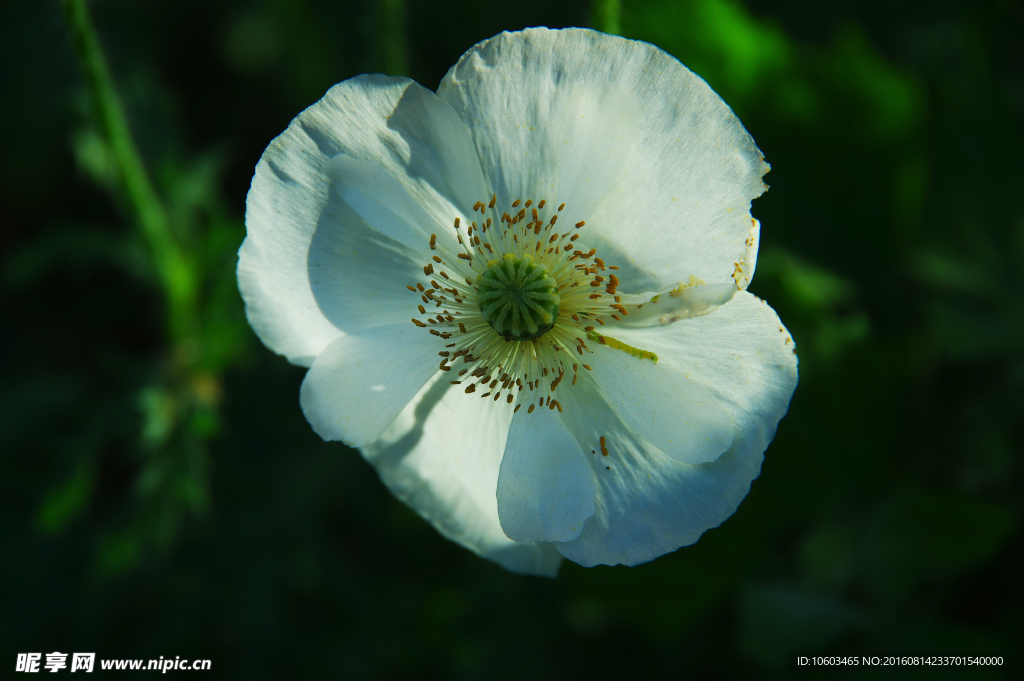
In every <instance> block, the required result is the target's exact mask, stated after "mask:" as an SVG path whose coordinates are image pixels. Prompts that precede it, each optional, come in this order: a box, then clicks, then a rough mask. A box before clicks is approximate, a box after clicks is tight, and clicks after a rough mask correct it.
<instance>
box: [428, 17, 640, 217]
mask: <svg viewBox="0 0 1024 681" xmlns="http://www.w3.org/2000/svg"><path fill="white" fill-rule="evenodd" d="M562 33H563V34H564V36H568V35H570V34H571V33H572V32H562ZM592 33H593V32H580V31H577V32H576V34H578V35H585V34H592ZM559 35H560V33H559V32H558V31H548V30H547V29H530V30H527V31H524V32H522V33H502V34H501V35H499V36H497V37H495V38H492V39H491V40H488V41H485V42H483V43H480V44H479V45H476V46H475V47H473V48H472V49H470V50H469V51H468V52H466V54H464V55H463V56H462V58H461V59H460V60H459V62H458V63H457V64H456V65H455V66H453V67H452V68H451V70H449V71H448V74H447V75H446V76H445V78H444V80H442V81H441V85H440V87H439V88H438V91H437V92H438V95H439V96H440V97H441V98H442V99H445V100H446V101H448V102H450V103H451V104H452V106H453V107H454V108H455V110H456V111H457V112H458V113H459V115H460V116H461V117H462V119H463V120H465V121H466V122H467V124H468V125H469V127H470V130H471V131H472V135H473V141H474V143H475V145H476V148H477V152H478V154H479V157H480V160H481V164H482V168H483V170H484V173H485V175H486V176H487V179H488V181H489V182H490V183H491V186H492V187H493V190H494V192H495V193H497V195H498V199H499V202H500V203H499V208H502V207H506V206H507V205H508V203H509V202H511V201H513V200H515V199H531V198H532V199H534V200H540V199H545V200H546V201H547V202H548V203H550V204H553V205H556V206H557V205H558V204H560V203H563V202H564V203H566V204H567V206H566V209H565V212H564V213H563V214H561V215H560V216H559V217H560V219H561V220H562V221H563V222H576V221H577V220H579V219H581V217H580V216H585V215H588V214H589V213H590V212H591V211H592V210H594V209H595V208H596V207H597V206H598V204H600V202H601V201H602V200H603V198H604V196H605V194H606V193H607V192H608V190H609V189H610V188H611V186H612V184H613V183H614V181H615V178H616V177H617V176H618V174H619V169H620V168H621V166H622V163H623V159H624V158H625V157H626V155H627V154H628V152H629V150H630V148H631V147H632V146H633V144H634V140H635V138H636V135H637V130H638V124H639V121H640V117H641V111H640V109H641V101H640V99H639V98H638V97H637V96H636V94H635V93H634V92H633V90H632V89H631V88H629V87H627V86H626V85H625V84H623V83H622V82H619V79H617V78H611V77H608V71H607V68H606V65H602V64H597V63H595V62H593V61H591V59H590V56H591V55H588V54H587V53H586V50H585V49H584V48H583V47H582V46H579V45H577V44H576V43H569V42H565V41H564V40H562V41H561V42H559V39H558V37H559ZM593 35H597V34H593ZM564 36H563V37H564Z"/></svg>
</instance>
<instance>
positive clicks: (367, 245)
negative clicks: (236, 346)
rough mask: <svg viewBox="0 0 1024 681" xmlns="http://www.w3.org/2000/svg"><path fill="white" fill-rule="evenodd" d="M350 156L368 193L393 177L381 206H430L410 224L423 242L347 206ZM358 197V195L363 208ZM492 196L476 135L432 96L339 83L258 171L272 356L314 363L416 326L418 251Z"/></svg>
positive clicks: (245, 255) (262, 305) (250, 222)
mask: <svg viewBox="0 0 1024 681" xmlns="http://www.w3.org/2000/svg"><path fill="white" fill-rule="evenodd" d="M339 154H345V155H346V156H347V157H350V158H352V159H355V160H358V161H360V162H362V163H363V164H364V166H363V169H364V170H366V169H368V168H370V169H372V170H366V172H367V173H368V174H369V175H368V177H360V176H359V175H358V173H352V174H350V175H349V176H348V177H349V179H351V180H352V181H353V183H354V184H355V185H356V189H366V188H367V187H372V186H373V184H374V180H379V179H380V177H381V176H382V175H384V176H387V177H389V178H390V181H389V182H388V183H387V185H386V186H385V187H384V189H385V190H386V191H387V195H386V196H383V195H380V196H378V200H380V201H384V202H392V203H394V204H399V203H402V204H403V205H409V204H411V205H415V206H417V207H419V209H420V211H419V212H418V213H416V216H415V219H416V223H415V224H412V225H405V227H406V228H408V229H409V231H410V232H411V233H412V236H409V235H407V234H405V233H404V232H403V231H402V229H403V228H402V226H400V225H397V224H395V222H393V221H392V222H389V223H386V224H381V225H379V226H378V225H374V224H372V223H370V224H368V223H367V220H366V219H364V217H362V216H361V215H360V213H359V212H358V209H357V210H353V207H352V206H350V205H349V204H348V203H346V201H345V200H344V199H343V198H342V195H341V194H340V193H339V191H338V187H337V183H336V182H335V181H334V180H335V179H337V178H333V179H332V177H331V176H330V175H329V171H330V167H329V162H330V160H331V159H332V158H334V157H336V156H338V155H339ZM378 184H380V183H378ZM356 189H353V190H352V191H350V192H348V195H347V196H348V198H349V199H350V200H352V201H353V203H355V204H356V206H359V207H360V208H361V207H362V206H361V205H360V202H359V201H358V200H357V198H355V197H357V196H358V195H359V192H358V191H356ZM485 197H486V193H485V188H484V183H483V175H482V173H481V172H480V166H479V161H478V160H477V157H476V152H475V150H474V148H473V145H472V141H471V139H470V136H469V131H468V129H467V128H466V126H465V124H464V123H462V121H461V120H460V119H459V117H458V116H457V115H456V113H455V112H454V111H453V110H452V109H451V107H450V106H449V105H448V104H446V103H444V102H443V101H441V100H440V99H439V98H438V97H437V96H436V95H434V94H433V93H432V92H430V91H429V90H426V89H424V88H423V87H421V86H419V85H417V84H415V83H413V82H412V81H410V80H408V79H405V78H388V77H385V76H360V77H358V78H353V79H351V80H347V81H345V82H343V83H340V84H338V85H336V86H334V87H333V88H331V90H330V91H329V92H328V93H327V94H326V95H325V96H324V98H323V99H321V100H320V101H319V102H317V103H316V104H314V105H313V106H311V107H309V108H308V109H306V110H305V111H303V112H302V113H301V114H299V115H298V116H297V117H296V118H295V120H293V121H292V122H291V124H290V125H289V126H288V129H287V130H285V132H284V133H282V134H281V135H280V136H279V137H277V138H276V139H275V140H274V141H272V142H271V143H270V146H268V147H267V150H266V151H265V152H264V154H263V157H262V158H261V159H260V162H259V164H258V165H257V166H256V174H255V176H254V177H253V181H252V186H251V188H250V190H249V195H248V198H247V200H246V228H247V230H248V236H247V237H246V240H245V243H244V244H243V245H242V248H241V250H240V251H239V263H238V280H239V288H240V289H241V291H242V296H243V298H244V299H245V302H246V313H247V315H248V317H249V321H250V323H251V324H252V326H253V329H255V331H256V333H257V334H258V335H259V336H260V339H261V340H262V341H263V342H264V343H265V344H266V345H267V346H268V347H270V348H271V349H272V350H274V351H275V352H279V353H281V354H283V355H285V356H286V357H288V359H289V360H290V361H292V362H293V363H296V364H302V365H306V366H308V365H310V364H311V363H312V361H313V358H315V357H316V356H317V355H318V354H319V353H320V352H321V351H322V350H323V349H324V348H325V347H326V346H327V345H328V343H330V342H331V341H333V340H334V339H335V338H337V337H338V336H339V335H341V333H342V332H349V331H353V330H358V329H361V328H367V327H371V326H379V325H381V324H388V323H395V322H397V321H399V320H400V319H404V318H407V317H408V316H409V315H408V314H407V311H408V309H409V307H412V306H411V305H409V303H410V302H412V303H413V305H414V304H415V301H410V298H409V296H408V295H403V293H404V294H408V292H407V291H404V288H405V285H406V284H409V283H412V281H413V280H412V279H410V277H411V276H412V275H413V274H414V273H415V271H416V270H417V269H419V268H422V266H423V263H422V262H419V261H420V260H422V256H419V257H417V251H416V248H419V249H420V250H421V251H425V250H426V241H425V239H423V233H424V232H426V233H427V234H428V235H429V233H432V231H436V232H438V233H439V234H444V233H445V232H443V231H442V230H443V228H450V225H451V223H452V221H453V220H454V218H455V217H457V216H460V215H463V212H464V211H468V210H469V208H468V207H471V206H472V205H473V203H474V202H475V201H478V200H480V199H482V198H485ZM364 212H365V211H364ZM424 215H426V216H428V217H427V218H424V217H423V216H424ZM369 217H371V219H372V217H373V216H369ZM424 221H429V223H430V224H431V225H434V226H433V227H428V226H426V225H424V224H423V222H424ZM417 243H418V246H417ZM354 292H358V293H356V294H355V295H354Z"/></svg>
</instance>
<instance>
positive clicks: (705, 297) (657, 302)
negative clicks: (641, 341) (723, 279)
mask: <svg viewBox="0 0 1024 681" xmlns="http://www.w3.org/2000/svg"><path fill="white" fill-rule="evenodd" d="M738 290H739V289H738V288H737V287H736V283H735V282H732V281H730V282H728V283H725V284H696V285H684V284H680V285H679V286H678V287H676V288H674V289H672V290H670V291H664V292H661V293H657V294H655V293H643V294H637V295H620V296H619V299H621V301H622V304H623V305H629V306H631V307H630V310H629V314H628V315H627V316H626V317H623V318H622V319H621V320H620V321H618V322H612V324H611V325H610V326H612V327H618V326H625V327H635V328H643V327H648V326H665V325H666V324H672V323H675V322H677V321H679V320H680V319H689V318H690V317H700V316H702V315H706V314H711V313H712V312H714V311H715V310H717V309H718V308H720V307H721V306H723V305H725V304H726V303H728V302H729V301H730V300H732V297H733V296H735V295H736V292H737V291H738ZM632 306H636V307H632Z"/></svg>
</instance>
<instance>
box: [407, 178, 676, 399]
mask: <svg viewBox="0 0 1024 681" xmlns="http://www.w3.org/2000/svg"><path fill="white" fill-rule="evenodd" d="M496 205H497V195H496V194H494V193H492V194H491V198H490V200H489V201H488V202H486V203H485V202H484V201H477V202H476V203H474V205H473V212H474V213H475V212H476V211H479V212H480V214H481V217H480V218H479V220H478V221H476V222H471V223H470V225H469V226H468V228H467V230H466V234H465V235H463V234H462V233H461V232H460V226H461V221H460V219H459V218H455V219H454V223H453V225H454V229H455V237H456V241H457V242H458V244H459V246H458V247H457V248H456V249H454V250H453V249H451V246H446V245H445V242H444V241H443V240H438V238H437V235H436V234H431V235H430V239H429V249H430V251H431V253H430V262H428V263H427V264H426V265H425V266H424V268H423V272H424V276H425V277H430V276H431V275H433V274H434V272H435V269H434V267H435V265H436V266H437V267H438V269H437V276H438V277H439V279H428V281H429V282H430V286H431V288H426V287H425V286H424V284H423V283H419V282H417V283H416V285H415V286H407V288H408V289H409V290H411V291H413V292H414V293H419V294H421V295H420V297H421V298H422V301H423V304H422V305H420V304H417V305H416V308H417V310H418V311H419V313H420V314H421V315H425V314H426V310H427V306H429V304H430V303H433V304H434V305H433V306H434V308H437V313H435V316H434V317H429V318H426V323H424V321H421V320H420V319H416V318H413V319H412V322H413V324H414V325H415V326H416V327H417V328H427V330H428V331H429V332H430V333H431V334H432V335H434V336H438V337H440V338H441V339H443V340H448V339H452V340H453V341H454V342H452V343H450V344H447V345H445V348H451V349H452V350H451V351H449V350H447V349H445V350H442V351H440V352H439V353H438V354H439V356H440V357H441V358H442V360H441V362H440V364H439V370H441V371H450V370H451V369H452V367H451V366H449V365H450V364H451V363H454V362H456V361H457V360H458V359H459V358H460V357H461V358H462V364H463V367H464V368H462V369H460V370H458V372H457V373H458V375H459V376H460V377H461V376H465V375H470V376H472V377H473V382H471V383H469V385H468V386H466V387H465V392H466V393H467V394H472V393H476V392H477V391H476V387H477V386H480V387H481V389H482V390H484V392H483V394H481V397H482V398H483V397H491V398H492V401H493V402H494V403H496V404H498V403H501V402H502V401H503V402H504V403H505V404H507V405H514V407H513V409H514V413H515V412H517V411H518V410H519V408H520V407H521V406H523V404H528V408H527V413H532V412H533V410H534V408H535V407H537V406H546V407H548V409H551V410H555V409H557V410H558V411H562V405H561V403H560V401H559V400H556V399H554V398H553V394H554V393H555V391H556V390H558V389H559V387H560V386H562V383H563V379H564V378H565V376H566V374H567V373H568V372H569V371H570V368H571V371H572V380H571V381H570V382H568V383H566V384H565V386H563V387H562V390H563V391H564V390H567V389H571V386H575V385H576V384H577V381H578V379H579V375H578V367H579V365H577V364H575V363H573V362H572V360H573V358H575V357H576V356H577V355H579V356H582V355H583V354H584V353H592V350H591V349H590V348H588V347H587V344H586V342H585V341H584V338H583V337H584V336H586V337H587V338H590V339H591V340H597V341H598V342H599V343H600V344H602V345H606V346H608V347H611V348H613V349H618V350H622V351H624V352H627V353H629V354H633V355H635V356H637V357H640V358H641V359H650V360H652V361H657V360H656V356H655V355H654V354H653V353H649V352H647V351H644V350H641V349H639V348H633V347H632V346H629V345H626V344H625V343H621V342H620V341H617V340H615V339H613V338H610V337H608V336H602V335H600V334H596V333H594V329H595V327H594V326H593V324H595V323H596V324H601V325H604V324H605V321H604V320H603V319H602V317H604V318H611V319H614V320H618V319H621V316H625V315H626V314H628V312H627V309H626V307H625V306H624V305H622V304H621V302H620V300H619V298H618V296H615V301H614V304H612V302H611V296H613V295H615V293H616V289H617V287H618V286H619V280H618V278H617V277H616V276H615V275H609V276H608V277H607V281H606V279H605V277H604V276H601V275H599V274H598V272H601V271H603V270H605V269H618V268H614V267H612V268H609V267H608V266H606V265H605V263H604V261H603V260H601V259H600V258H596V257H595V254H596V252H597V251H596V249H593V248H591V249H589V251H587V250H584V249H585V247H577V246H576V245H575V244H576V242H577V240H578V239H579V238H580V237H581V235H582V236H585V233H583V232H581V231H580V230H581V228H583V227H584V226H585V225H586V223H585V221H583V220H581V221H579V222H578V223H576V225H575V230H569V231H568V232H566V233H564V234H560V233H558V232H557V231H555V225H556V223H557V222H558V215H557V211H556V212H555V213H554V214H551V215H547V216H545V215H544V214H542V211H543V210H544V209H545V206H547V202H546V201H545V200H543V199H542V200H540V201H537V202H535V201H534V199H532V198H527V199H525V200H523V199H517V200H515V201H513V202H512V204H511V209H510V212H501V213H500V216H499V213H498V211H496V210H495V206H496ZM564 208H565V204H564V203H562V204H560V205H559V206H558V211H561V210H563V209H564ZM488 211H495V212H494V216H495V217H498V223H497V225H498V227H499V228H498V229H492V230H491V233H490V235H489V240H488V241H484V239H483V238H482V237H483V235H484V234H486V233H487V232H488V229H489V228H491V226H492V225H493V224H494V223H493V221H492V218H491V217H488ZM511 211H514V212H511ZM464 236H465V238H464ZM561 242H565V243H561ZM447 243H448V244H452V242H450V241H449V242H447ZM574 248H575V249H576V250H573V249H574ZM477 256H479V257H477ZM449 273H451V274H449ZM439 281H440V282H441V283H438V282H439ZM463 282H464V283H463ZM594 289H598V290H597V291H595V290H594ZM606 294H607V295H608V296H609V297H608V298H605V295H606ZM620 315H621V316H620ZM585 324H586V325H585ZM453 336H454V338H453ZM573 351H575V352H573ZM582 366H583V368H584V369H587V370H590V367H589V365H586V364H583V365H582ZM542 379H543V380H542ZM451 383H452V384H453V385H457V384H460V383H461V381H451ZM503 395H504V398H505V399H504V400H501V397H502V396H503Z"/></svg>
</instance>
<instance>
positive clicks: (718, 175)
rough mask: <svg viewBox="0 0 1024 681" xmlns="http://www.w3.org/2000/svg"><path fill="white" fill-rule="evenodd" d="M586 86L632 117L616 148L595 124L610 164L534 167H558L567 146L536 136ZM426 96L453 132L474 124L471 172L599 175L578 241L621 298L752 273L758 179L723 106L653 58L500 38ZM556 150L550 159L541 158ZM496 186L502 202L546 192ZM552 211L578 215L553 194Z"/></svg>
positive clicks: (555, 40)
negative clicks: (600, 88) (692, 279)
mask: <svg viewBox="0 0 1024 681" xmlns="http://www.w3.org/2000/svg"><path fill="white" fill-rule="evenodd" d="M594 83H602V84H608V83H615V84H616V85H614V86H609V85H605V87H606V88H607V91H609V92H612V91H615V92H620V93H624V94H622V95H621V96H622V97H623V99H624V100H625V101H629V102H640V103H642V108H641V109H640V111H639V121H637V122H636V132H635V133H633V132H628V133H626V134H623V133H622V132H621V131H622V130H623V129H624V128H623V127H622V126H614V125H611V121H610V120H609V121H608V122H607V123H605V124H604V127H605V129H606V130H608V132H607V133H606V136H607V138H608V139H607V140H605V142H606V145H607V146H609V147H610V148H611V147H614V149H615V154H617V155H618V156H617V157H616V158H609V157H608V156H607V155H602V156H600V157H599V160H600V161H601V164H600V165H599V166H598V167H597V168H595V169H588V168H586V167H585V166H584V163H592V162H593V161H592V160H591V159H590V158H586V157H581V158H579V159H577V160H572V159H565V160H559V161H551V160H548V158H549V157H552V158H555V157H558V156H559V154H564V153H565V151H566V149H564V147H566V145H565V141H570V140H571V138H569V137H567V136H566V135H564V134H563V135H561V136H559V135H558V134H555V133H554V132H550V131H548V128H554V129H557V128H558V127H559V126H561V125H562V123H561V121H562V120H564V118H563V114H562V112H561V110H559V109H558V103H559V102H560V101H562V100H563V99H564V97H565V95H564V94H562V93H566V92H570V91H572V90H573V89H574V88H577V87H581V86H584V87H586V86H588V85H587V84H594ZM438 94H439V95H440V96H441V97H442V98H444V99H446V100H448V101H450V102H451V103H452V105H453V106H454V107H455V109H456V110H457V111H458V112H459V114H460V115H461V116H462V117H463V118H464V119H466V120H467V121H468V120H469V119H470V117H477V116H479V117H480V120H473V121H472V122H471V127H472V129H473V138H474V141H475V143H476V146H477V149H478V151H479V152H480V158H481V159H482V160H483V161H484V162H485V167H486V166H487V165H488V164H493V166H494V167H495V168H498V170H497V171H495V172H501V173H504V174H506V175H508V174H511V173H513V172H516V171H519V169H521V168H523V167H529V165H528V164H526V161H527V160H530V161H534V160H537V159H541V160H543V163H542V164H541V167H542V168H554V167H556V165H557V167H558V173H559V175H562V176H569V175H571V174H572V173H573V172H575V173H577V174H581V175H584V176H585V175H587V174H589V173H598V174H599V175H600V177H599V178H598V179H597V181H596V182H594V186H599V187H600V196H601V197H602V198H603V201H601V203H600V205H594V206H591V205H586V206H584V208H585V209H586V211H587V214H585V215H583V216H582V218H583V219H585V220H586V222H587V230H586V233H585V234H584V239H583V240H584V241H586V243H587V245H588V246H593V247H596V248H597V249H598V252H599V253H600V254H601V257H602V258H603V259H604V260H605V261H607V262H609V263H612V264H616V265H618V266H620V267H621V268H622V273H621V275H620V279H621V280H622V282H623V284H622V286H621V289H622V291H623V292H624V293H638V292H640V291H645V290H657V289H658V288H660V286H661V285H663V284H673V285H674V284H676V283H678V282H680V281H685V280H686V279H687V278H688V277H689V276H691V275H693V276H696V277H697V278H699V279H702V280H704V281H707V282H709V283H716V282H726V281H728V280H729V278H730V277H731V276H732V274H733V273H734V270H735V269H736V265H737V264H740V265H741V266H742V267H743V269H744V272H743V276H744V277H745V278H746V279H747V280H749V278H750V276H752V275H753V267H754V262H753V260H752V259H746V260H745V258H746V256H747V255H748V254H749V253H748V251H749V249H748V244H749V240H750V238H751V234H752V230H753V232H754V239H755V241H756V230H757V225H756V223H755V222H753V221H752V219H751V217H750V202H751V200H752V199H754V198H755V197H757V196H759V195H760V194H761V193H762V192H764V190H765V185H764V183H763V182H762V181H761V178H762V176H763V175H764V174H765V173H766V172H767V171H768V165H767V164H766V163H765V162H764V160H763V156H762V154H761V152H760V151H759V150H758V148H757V146H756V145H755V144H754V141H753V139H751V137H750V135H749V134H748V133H747V131H746V130H745V129H744V128H743V125H742V124H741V123H740V121H739V119H738V118H737V117H736V116H735V114H733V112H732V110H731V109H730V108H729V107H728V105H726V103H725V102H723V101H722V99H721V98H720V97H719V96H718V95H716V94H715V93H714V92H713V91H712V90H711V88H710V87H708V85H707V83H705V82H704V80H702V79H701V78H700V77H698V76H696V75H695V74H693V73H692V72H691V71H689V70H688V69H687V68H686V67H685V66H683V65H682V64H680V63H679V61H678V60H676V59H675V58H674V57H672V56H671V55H669V54H667V53H666V52H664V51H662V50H660V49H658V48H657V47H655V46H653V45H650V44H648V43H643V42H638V41H632V40H625V39H623V38H619V37H616V36H609V35H605V34H602V33H598V32H596V31H589V30H585V29H564V30H560V31H551V30H548V29H543V28H537V29H527V30H525V31H522V32H519V33H503V34H501V35H498V36H496V37H494V38H492V39H490V40H487V41H484V42H482V43H480V44H479V45H476V46H475V47H473V48H472V49H470V50H469V51H468V52H467V53H466V54H465V55H463V57H462V58H461V59H460V60H459V63H458V64H456V65H455V66H454V67H453V68H452V70H451V71H449V72H448V75H447V76H446V77H445V79H444V81H442V84H441V87H440V88H439V89H438ZM560 98H561V99H560ZM549 100H550V101H551V102H553V103H552V104H551V108H550V109H549V108H548V104H546V102H547V101H549ZM482 114H486V115H482ZM552 114H555V115H552ZM545 117H547V120H549V121H550V123H549V124H548V125H547V127H545ZM609 118H613V117H609ZM630 125H633V121H630ZM531 128H532V129H531ZM626 129H628V128H626ZM586 139H587V140H589V139H591V138H590V137H587V138H586ZM619 139H622V140H623V142H622V143H621V144H620V143H618V142H617V141H616V140H619ZM572 141H573V143H574V144H573V145H575V143H576V142H575V140H572ZM582 141H583V140H582V139H581V140H580V142H582ZM558 142H561V144H562V147H563V150H561V151H559V150H557V149H555V148H554V147H555V146H556V143H558ZM559 164H560V165H559ZM569 165H575V167H574V168H573V167H568V166H569ZM520 172H521V171H520ZM609 176H611V177H613V182H612V183H611V185H610V186H609V185H608V184H607V181H606V180H607V177H609ZM499 179H501V184H502V185H503V186H505V187H506V189H507V191H510V192H512V193H515V192H517V191H524V190H527V189H531V190H532V189H533V188H534V187H535V186H538V185H541V186H543V181H547V182H551V181H552V180H551V178H550V176H544V177H540V178H530V177H527V178H525V179H523V180H522V181H521V182H520V183H518V184H517V182H516V180H515V177H503V178H499ZM513 198H518V197H513ZM558 200H559V201H564V202H566V203H567V204H568V206H567V210H568V209H569V208H570V207H572V206H573V205H574V204H575V203H579V202H577V201H576V199H575V198H574V197H573V196H569V195H568V193H566V192H564V191H559V194H558ZM584 203H585V202H584ZM578 217H579V216H577V215H574V216H573V218H572V219H573V220H574V221H575V220H576V219H577V218H578ZM674 244H681V245H684V247H680V248H676V247H672V245H674ZM743 288H745V284H744V285H743Z"/></svg>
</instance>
